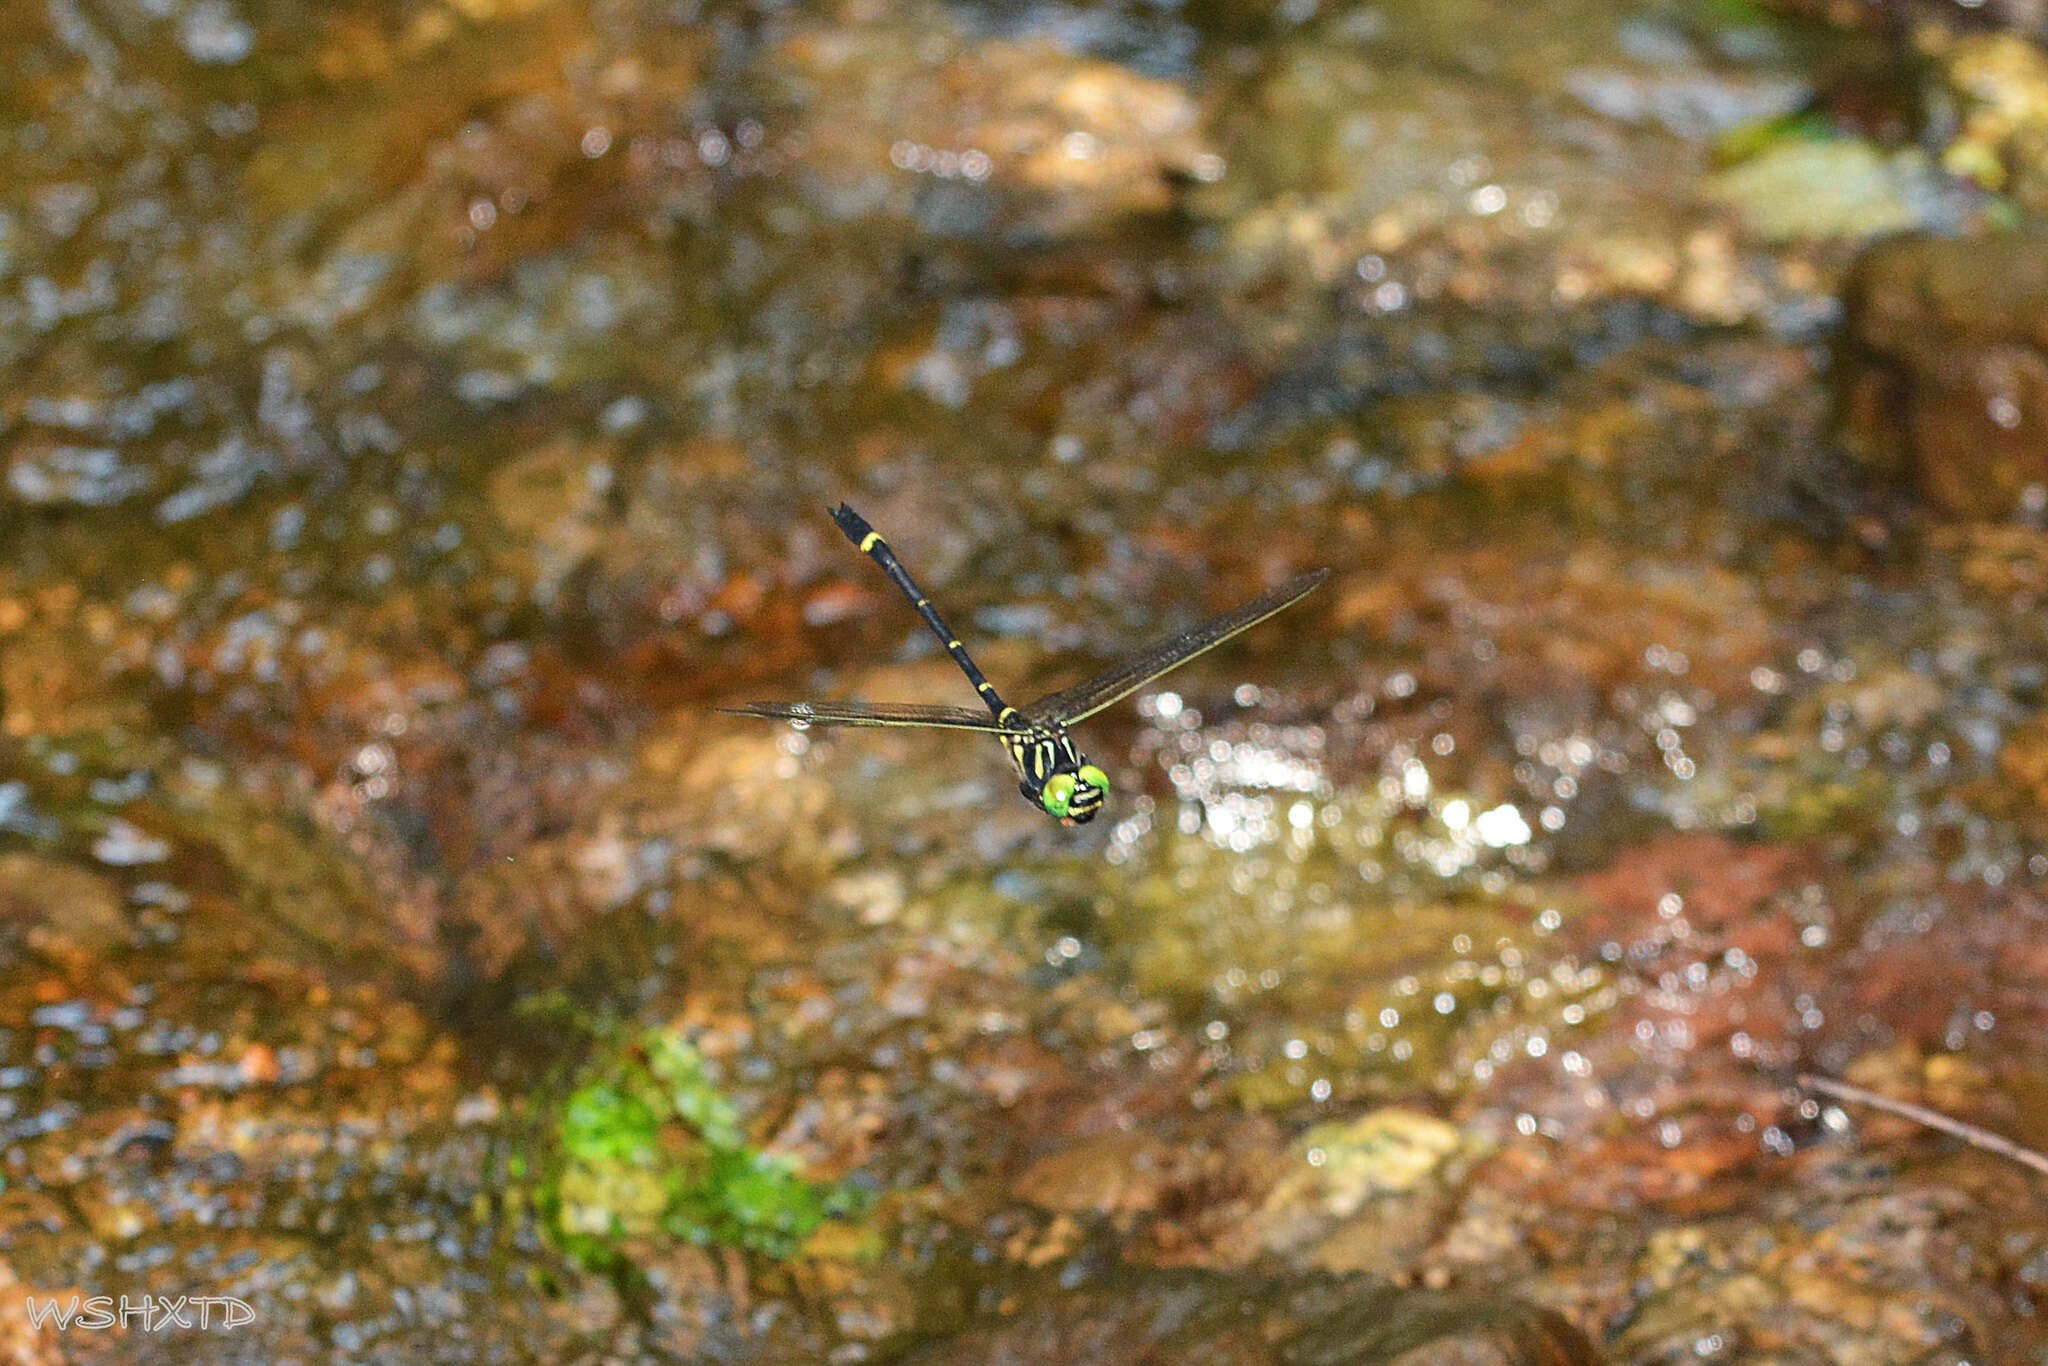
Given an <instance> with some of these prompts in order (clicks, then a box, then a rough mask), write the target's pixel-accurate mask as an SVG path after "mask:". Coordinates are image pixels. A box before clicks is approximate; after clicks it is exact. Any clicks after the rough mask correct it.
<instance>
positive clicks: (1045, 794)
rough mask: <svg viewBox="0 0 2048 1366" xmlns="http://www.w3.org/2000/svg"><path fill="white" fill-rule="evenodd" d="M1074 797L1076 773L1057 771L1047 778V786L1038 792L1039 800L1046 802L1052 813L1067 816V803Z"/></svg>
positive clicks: (1046, 806) (1047, 809) (1063, 817)
mask: <svg viewBox="0 0 2048 1366" xmlns="http://www.w3.org/2000/svg"><path fill="white" fill-rule="evenodd" d="M1073 799H1074V775H1073V774H1071V773H1055V774H1053V775H1052V776H1051V777H1050V778H1047V779H1046V780H1045V788H1044V790H1042V791H1041V792H1040V793H1039V794H1038V800H1039V801H1041V802H1043V803H1045V809H1046V811H1047V812H1048V813H1050V814H1051V815H1055V816H1058V817H1060V818H1061V819H1063V820H1064V819H1065V818H1066V814H1067V803H1068V802H1070V801H1072V800H1073Z"/></svg>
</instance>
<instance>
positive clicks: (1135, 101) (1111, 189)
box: [764, 25, 1221, 236]
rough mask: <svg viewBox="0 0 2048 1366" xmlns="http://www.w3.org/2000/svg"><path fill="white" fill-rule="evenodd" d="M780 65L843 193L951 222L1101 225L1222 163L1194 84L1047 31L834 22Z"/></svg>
mask: <svg viewBox="0 0 2048 1366" xmlns="http://www.w3.org/2000/svg"><path fill="white" fill-rule="evenodd" d="M764 75H766V76H767V77H768V78H769V79H771V80H773V81H774V82H775V83H777V84H778V85H779V86H780V87H781V88H782V89H784V90H785V91H786V92H787V93H788V94H789V95H790V96H791V97H792V98H793V99H794V100H795V101H797V102H798V103H799V104H800V106H801V107H802V108H803V110H804V127H805V135H806V141H807V144H808V145H807V147H806V149H805V151H804V154H803V162H804V166H805V169H806V171H807V172H808V173H809V174H811V175H813V176H816V177H819V178H820V179H821V180H822V181H823V182H824V184H823V185H822V186H821V189H823V190H824V192H825V194H826V197H827V198H828V200H831V201H836V202H837V203H839V204H840V205H842V206H843V209H844V210H852V209H855V208H856V207H866V206H872V205H879V204H885V203H890V202H892V201H893V202H901V200H902V198H903V197H904V195H905V192H906V191H908V192H909V194H910V195H911V196H913V197H914V200H915V203H916V206H917V207H916V212H917V213H918V215H919V217H920V218H921V219H923V220H924V221H925V222H926V223H927V225H928V226H929V227H930V228H932V229H934V230H935V231H936V232H937V233H938V234H939V235H941V236H953V235H960V234H968V233H976V232H984V233H985V232H989V231H995V232H998V233H1002V232H1005V231H1007V232H1010V233H1016V234H1022V235H1026V236H1043V235H1060V236H1063V235H1068V234H1072V233H1076V232H1081V231H1084V230H1087V229H1090V228H1099V227H1101V226H1104V225H1106V224H1108V223H1110V222H1113V221H1115V220H1116V219H1118V218H1120V217H1124V216H1127V215H1131V214H1146V213H1157V212H1159V211H1161V210H1164V209H1166V208H1168V207H1169V206H1170V205H1171V204H1172V202H1173V199H1174V195H1175V190H1174V187H1173V182H1174V180H1175V179H1177V178H1190V177H1192V178H1197V179H1199V178H1202V177H1203V176H1205V175H1208V176H1211V177H1213V175H1214V174H1220V171H1221V164H1220V162H1216V160H1215V158H1214V157H1213V155H1212V154H1210V153H1209V152H1208V151H1207V150H1206V148H1205V147H1204V145H1203V143H1202V140H1201V137H1200V132H1199V129H1198V119H1197V108H1196V105H1195V102H1194V101H1193V99H1192V98H1191V97H1190V96H1189V95H1188V94H1187V93H1186V92H1185V91H1184V90H1182V89H1181V88H1180V87H1179V86H1178V85H1176V84H1174V83H1173V82H1171V81H1164V80H1158V79H1155V78H1151V77H1146V76H1142V75H1139V74H1138V73H1137V72H1135V71H1133V70H1131V69H1129V68H1127V67H1123V66H1119V65H1117V64H1115V63H1112V62H1105V61H1100V60H1096V59H1091V58H1087V57H1083V56H1079V55H1077V54H1075V53H1072V52H1068V51H1063V50H1062V49H1061V48H1059V47H1057V46H1055V45H1053V44H1051V43H1047V42H1006V41H982V42H975V43H971V44H970V43H964V42H963V43H956V42H955V41H953V40H951V39H949V38H947V37H942V36H941V35H940V34H937V33H931V32H929V31H913V30H908V29H906V30H900V31H899V30H896V29H894V28H892V27H891V26H888V25H870V26H865V27H862V26H855V27H851V28H841V29H837V30H831V31H828V30H824V29H819V30H814V31H809V32H804V33H801V34H799V35H797V36H795V37H793V38H792V39H791V40H789V41H788V42H786V43H784V44H782V45H781V46H780V47H779V48H777V49H776V50H774V51H773V52H772V53H771V54H769V56H768V58H767V62H766V70H765V72H764ZM1212 164H1213V165H1214V170H1213V171H1212V170H1210V169H1208V168H1210V167H1211V165H1212Z"/></svg>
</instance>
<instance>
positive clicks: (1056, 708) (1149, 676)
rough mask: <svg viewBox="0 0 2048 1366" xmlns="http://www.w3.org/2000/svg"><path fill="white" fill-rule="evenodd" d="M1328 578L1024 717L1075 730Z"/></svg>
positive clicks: (1320, 573)
mask: <svg viewBox="0 0 2048 1366" xmlns="http://www.w3.org/2000/svg"><path fill="white" fill-rule="evenodd" d="M1329 576H1330V571H1329V570H1327V569H1318V570H1316V571H1315V572H1314V573H1310V574H1303V575H1301V576H1300V577H1299V578H1294V579H1289V580H1288V581H1287V582H1286V583H1283V584H1281V585H1280V586H1279V587H1278V588H1275V589H1274V590H1273V591H1272V592H1270V593H1262V594H1260V595H1259V596H1258V597H1256V598H1253V599H1252V600H1251V601H1250V602H1248V603H1245V604H1244V605H1243V606H1241V607H1234V608H1232V609H1231V610H1230V611H1228V612H1225V613H1223V615H1221V616H1218V617H1211V618H1210V619H1209V620H1207V621H1205V622H1203V623H1202V624H1201V625H1200V626H1196V627H1194V628H1192V629H1190V630H1186V631H1181V632H1178V633H1176V634H1174V635H1170V636H1168V637H1166V638H1165V639H1164V640H1160V641H1156V642H1154V643H1153V644H1151V645H1148V646H1146V647H1145V648H1144V649H1142V650H1140V651H1138V653H1136V654H1134V655H1132V656H1131V657H1130V658H1128V659H1126V660H1124V661H1122V662H1121V663H1119V664H1115V665H1112V666H1111V667H1109V668H1107V669H1105V670H1103V671H1102V672H1101V673H1099V674H1097V675H1095V677H1093V678H1090V679H1085V680H1083V681H1082V682H1079V683H1076V684H1075V685H1074V686H1073V687H1071V688H1062V689H1060V691H1058V692H1056V693H1053V694H1051V695H1050V696H1047V697H1041V698H1039V699H1038V700H1037V701H1036V702H1033V703H1032V704H1031V705H1030V706H1028V707H1025V708H1024V709H1023V711H1024V714H1025V715H1026V716H1027V717H1029V718H1031V719H1032V720H1035V721H1057V722H1059V723H1060V724H1061V725H1072V724H1073V723H1074V722H1076V721H1083V720H1086V719H1087V718H1088V717H1091V716H1093V715H1095V713H1096V712H1099V711H1101V710H1102V709H1103V708H1104V707H1108V706H1113V705H1114V704H1116V703H1118V702H1121V701H1123V700H1124V699H1125V698H1126V697H1129V696H1130V695H1131V694H1132V693H1134V692H1136V691H1137V690H1138V689H1140V688H1142V687H1144V686H1145V685H1146V684H1147V683H1150V682H1151V681H1152V680H1153V679H1155V678H1158V677H1159V676H1160V675H1161V674H1165V673H1169V672H1171V671H1173V670H1174V669H1178V668H1179V667H1180V666H1181V665H1183V664H1185V663H1187V662H1188V661H1189V660H1191V659H1193V658H1194V657H1195V656H1196V655H1199V654H1201V653H1203V652H1204V651H1207V650H1213V649H1215V648H1216V647H1217V646H1218V645H1221V644H1222V643H1223V642H1224V641H1226V640H1228V639H1230V638H1231V637H1232V636H1234V635H1236V634H1237V633H1238V632H1240V631H1245V630H1249V629H1250V628H1252V627H1254V626H1256V625H1258V624H1259V623H1260V622H1262V621H1264V620H1265V619H1266V618H1267V617H1270V616H1272V615H1273V614H1274V613H1275V612H1280V611H1284V610H1285V609H1287V608H1289V607H1292V606H1293V605H1294V604H1295V603H1297V602H1300V601H1301V600H1302V599H1303V598H1305V597H1307V596H1308V595H1309V594H1310V593H1312V592H1314V591H1315V588H1316V585H1317V584H1320V583H1321V582H1322V581H1323V580H1324V579H1326V578H1328V577H1329Z"/></svg>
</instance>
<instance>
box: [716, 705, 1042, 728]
mask: <svg viewBox="0 0 2048 1366" xmlns="http://www.w3.org/2000/svg"><path fill="white" fill-rule="evenodd" d="M719 710H720V711H722V712H724V713H726V714H727V715H728V716H765V717H768V718H769V719H771V720H776V721H795V722H798V723H800V724H802V725H806V726H924V727H927V728H930V729H934V730H985V731H994V732H996V733H998V734H1001V733H1004V732H1006V731H1008V730H1009V727H1006V726H1001V725H998V724H996V719H995V717H993V716H990V715H989V714H988V713H987V712H985V711H969V710H968V709H967V708H965V707H927V706H920V705H918V704H916V703H908V702H749V703H747V704H745V705H744V706H739V707H721V708H719Z"/></svg>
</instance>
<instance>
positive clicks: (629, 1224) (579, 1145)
mask: <svg viewBox="0 0 2048 1366" xmlns="http://www.w3.org/2000/svg"><path fill="white" fill-rule="evenodd" d="M555 1140H556V1143H557V1145H558V1165H557V1168H556V1170H555V1171H554V1173H553V1174H552V1176H551V1178H550V1179H549V1180H548V1181H547V1182H546V1184H545V1187H544V1189H543V1191H542V1194H541V1201H540V1203H541V1205H542V1207H543V1209H545V1210H546V1211H547V1214H548V1219H549V1224H550V1227H551V1228H552V1229H553V1230H554V1232H555V1235H556V1236H557V1238H558V1239H559V1241H560V1243H561V1245H562V1247H563V1249H564V1250H565V1251H566V1252H567V1253H568V1254H569V1255H570V1256H572V1257H573V1258H575V1259H576V1260H577V1261H579V1262H581V1263H583V1264H584V1265H585V1266H590V1267H601V1266H607V1265H616V1264H618V1263H619V1262H620V1261H621V1260H626V1261H630V1260H632V1246H631V1245H632V1244H633V1243H635V1242H640V1241H645V1240H650V1239H660V1238H678V1239H682V1240H685V1241H687V1242H691V1243H695V1244H698V1245H704V1246H719V1247H732V1248H739V1249H742V1250H744V1251H748V1252H754V1253H759V1254H761V1255H764V1256H768V1257H776V1258H786V1257H790V1256H793V1255H795V1253H796V1252H797V1250H798V1248H799V1247H801V1246H802V1244H803V1242H804V1240H805V1239H806V1238H808V1237H809V1236H810V1235H811V1234H812V1233H814V1232H815V1231H817V1229H818V1228H819V1226H820V1225H822V1224H823V1223H824V1222H825V1221H826V1220H827V1219H831V1218H836V1217H841V1216H845V1215H849V1214H852V1213H854V1212H855V1211H856V1210H857V1208H858V1206H859V1204H860V1200H859V1194H858V1192H856V1191H855V1190H853V1189H852V1188H851V1187H849V1186H847V1185H845V1184H844V1183H839V1182H820V1181H813V1180H811V1179H809V1178H808V1177H806V1176H805V1175H804V1173H803V1172H802V1171H801V1170H800V1169H799V1167H798V1165H797V1163H796V1162H795V1161H793V1160H792V1159H790V1158H788V1157H785V1156H782V1155H781V1154H777V1153H771V1152H767V1151H764V1150H762V1149H760V1148H757V1147H755V1146H753V1145H751V1144H749V1143H748V1142H747V1138H746V1133H745V1129H744V1126H743V1125H742V1123H741V1120H740V1115H739V1111H738V1110H737V1109H736V1108H735V1107H734V1105H733V1102H732V1101H731V1099H730V1098H729V1097H727V1096H726V1095H725V1093H724V1092H723V1091H722V1090H721V1089H720V1088H719V1086H718V1084H717V1081H716V1080H715V1079H714V1078H713V1076H712V1075H711V1070H710V1067H709V1065H708V1063H707V1062H706V1060H705V1058H704V1056H703V1054H702V1053H700V1052H699V1051H698V1050H697V1049H696V1047H695V1046H694V1045H692V1044H691V1043H690V1042H689V1041H688V1040H687V1039H684V1038H683V1037H682V1036H681V1035H679V1034H677V1033H675V1032H674V1031H672V1030H667V1029H652V1030H649V1031H647V1032H645V1033H644V1034H641V1035H640V1036H639V1037H638V1038H636V1039H635V1040H633V1041H632V1043H631V1044H630V1045H629V1046H627V1047H625V1048H623V1049H619V1050H618V1051H616V1052H614V1053H612V1054H610V1055H608V1056H606V1057H604V1058H602V1059H600V1060H599V1061H597V1062H595V1063H593V1064H592V1065H591V1066H590V1067H589V1068H588V1069H586V1071H585V1073H584V1075H583V1077H582V1078H581V1080H580V1081H579V1083H578V1085H577V1086H576V1089H575V1090H574V1091H572V1092H571V1093H570V1095H569V1097H568V1099H567V1100H566V1101H565V1102H564V1103H563V1105H562V1108H561V1112H560V1117H559V1119H558V1121H557V1125H556V1133H555Z"/></svg>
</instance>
